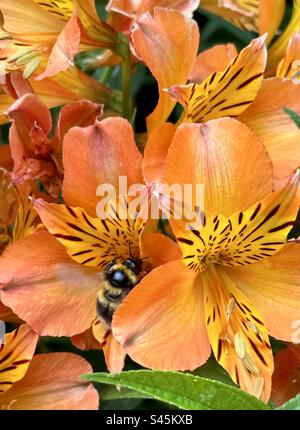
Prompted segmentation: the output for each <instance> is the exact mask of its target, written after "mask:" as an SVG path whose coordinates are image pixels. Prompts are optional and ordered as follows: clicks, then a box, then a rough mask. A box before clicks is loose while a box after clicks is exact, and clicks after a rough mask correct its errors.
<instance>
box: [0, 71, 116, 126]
mask: <svg viewBox="0 0 300 430" xmlns="http://www.w3.org/2000/svg"><path fill="white" fill-rule="evenodd" d="M34 78H35V74H33V76H32V77H31V78H29V79H28V80H24V78H23V76H22V73H21V72H12V73H10V74H9V75H6V76H5V81H4V83H2V88H1V90H2V94H0V123H5V122H8V118H7V112H8V109H9V107H10V106H11V105H12V103H13V102H14V100H17V99H18V98H20V97H22V96H23V95H25V94H31V93H35V94H36V95H38V96H39V97H40V99H41V101H42V102H43V103H45V105H46V106H47V107H48V108H52V107H55V106H61V105H64V104H67V103H71V102H74V101H79V100H82V99H87V100H90V101H91V102H95V103H103V104H105V105H106V106H107V107H108V108H110V109H113V110H118V106H117V104H116V102H115V101H114V100H113V92H112V90H111V89H110V88H108V87H106V86H105V85H102V84H100V83H99V82H97V81H96V79H93V78H91V77H89V76H88V75H86V74H85V73H83V72H81V71H80V70H79V69H77V68H76V67H69V69H68V70H66V71H64V72H61V73H58V74H57V75H55V76H54V77H52V78H46V79H43V80H42V81H36V80H35V79H34Z"/></svg>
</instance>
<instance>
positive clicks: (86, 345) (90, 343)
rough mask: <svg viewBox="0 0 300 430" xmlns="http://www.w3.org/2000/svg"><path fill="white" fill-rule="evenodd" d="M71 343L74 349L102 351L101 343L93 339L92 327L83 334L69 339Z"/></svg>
mask: <svg viewBox="0 0 300 430" xmlns="http://www.w3.org/2000/svg"><path fill="white" fill-rule="evenodd" d="M71 341H72V343H73V345H74V346H76V348H78V349H81V350H83V351H85V350H90V349H102V345H101V343H99V342H98V340H97V339H96V338H95V336H94V333H93V329H92V327H90V328H88V329H87V330H85V331H84V332H83V333H79V334H76V335H75V336H72V337H71Z"/></svg>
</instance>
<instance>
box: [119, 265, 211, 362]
mask: <svg viewBox="0 0 300 430" xmlns="http://www.w3.org/2000/svg"><path fill="white" fill-rule="evenodd" d="M112 327H113V334H114V336H115V337H116V338H117V340H118V341H119V342H120V343H121V345H122V346H123V347H124V348H125V351H126V352H127V353H128V354H129V355H130V357H131V358H132V359H133V360H135V361H136V362H137V363H139V364H141V365H142V366H144V367H149V368H151V369H161V370H187V369H189V370H192V369H195V368H197V367H199V366H201V365H202V364H203V363H205V361H206V360H207V359H208V357H209V355H210V346H209V341H208V337H207V333H206V329H205V322H204V314H203V291H202V286H201V282H200V281H199V278H197V277H196V275H195V273H193V272H192V271H190V270H188V269H187V268H186V267H185V266H184V265H183V263H182V262H181V261H180V260H177V261H171V262H169V263H167V264H164V265H162V266H159V267H157V268H156V269H154V270H153V271H151V272H150V273H149V274H148V275H146V276H145V277H144V278H143V279H142V280H141V282H140V283H139V284H138V285H137V286H136V287H135V288H134V289H133V290H132V291H131V292H130V293H129V294H128V296H127V297H126V299H125V300H124V302H123V304H121V305H120V306H119V307H118V309H117V310H116V312H115V314H114V317H113V324H112Z"/></svg>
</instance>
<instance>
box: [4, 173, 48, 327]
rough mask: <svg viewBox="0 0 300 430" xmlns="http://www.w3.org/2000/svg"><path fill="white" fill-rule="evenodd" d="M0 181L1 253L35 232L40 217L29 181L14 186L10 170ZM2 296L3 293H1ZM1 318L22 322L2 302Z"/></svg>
mask: <svg viewBox="0 0 300 430" xmlns="http://www.w3.org/2000/svg"><path fill="white" fill-rule="evenodd" d="M0 173H1V181H0V213H1V217H0V229H1V230H0V231H1V233H0V254H1V253H2V252H3V251H4V249H5V248H7V247H8V246H9V245H10V244H11V243H13V242H16V241H17V240H19V239H20V238H22V237H25V236H28V235H30V234H32V233H33V231H34V230H35V229H36V227H37V225H38V224H39V222H40V221H39V217H38V215H37V213H36V211H35V209H34V208H33V205H32V202H31V201H30V200H29V199H28V197H29V196H30V195H32V189H31V186H30V185H29V184H28V183H23V184H21V185H17V186H14V185H13V183H12V175H11V173H10V172H7V171H5V170H1V172H0ZM0 298H1V294H0ZM0 320H2V321H7V322H15V323H16V322H20V319H19V318H18V317H17V316H16V315H15V314H14V313H13V312H12V311H11V309H9V308H8V307H7V306H4V305H3V304H2V303H1V302H0Z"/></svg>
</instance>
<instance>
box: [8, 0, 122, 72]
mask: <svg viewBox="0 0 300 430" xmlns="http://www.w3.org/2000/svg"><path fill="white" fill-rule="evenodd" d="M0 11H1V16H2V21H3V22H2V23H1V24H2V25H1V27H2V33H1V42H0V48H1V62H0V69H1V74H5V73H9V72H11V71H14V70H20V69H21V70H23V76H24V78H25V79H27V78H29V77H30V76H31V75H32V74H33V73H34V72H35V71H36V70H38V71H39V75H38V76H37V77H36V79H44V78H46V77H51V76H53V75H55V74H56V73H58V72H60V71H63V70H66V69H67V68H68V67H69V66H70V65H73V59H74V57H75V55H76V53H77V52H78V51H80V50H86V49H93V48H95V47H98V48H110V49H111V48H113V47H115V46H116V43H117V34H116V33H115V31H114V30H113V29H112V28H111V27H110V26H109V25H108V24H107V23H105V22H104V21H102V20H101V19H100V18H99V17H98V14H97V12H96V8H95V3H94V1H93V0H84V1H82V0H75V1H73V0H68V1H67V2H61V3H60V2H59V1H58V2H56V3H53V2H51V1H44V2H40V1H35V0H13V1H12V0H4V1H3V2H1V8H0ZM45 59H46V60H47V65H46V67H45V68H44V67H41V66H43V64H42V63H43V60H45Z"/></svg>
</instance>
